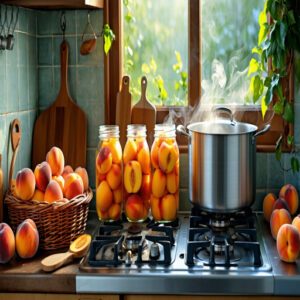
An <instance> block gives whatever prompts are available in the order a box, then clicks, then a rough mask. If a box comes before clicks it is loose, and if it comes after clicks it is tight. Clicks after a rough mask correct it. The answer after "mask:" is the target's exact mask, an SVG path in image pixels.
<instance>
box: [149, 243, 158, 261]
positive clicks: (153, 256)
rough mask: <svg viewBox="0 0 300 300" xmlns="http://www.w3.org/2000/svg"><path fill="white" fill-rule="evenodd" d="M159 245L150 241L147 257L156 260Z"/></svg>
mask: <svg viewBox="0 0 300 300" xmlns="http://www.w3.org/2000/svg"><path fill="white" fill-rule="evenodd" d="M159 255H160V253H159V246H158V244H157V243H152V244H151V246H150V253H149V257H150V259H153V260H157V259H158V258H159Z"/></svg>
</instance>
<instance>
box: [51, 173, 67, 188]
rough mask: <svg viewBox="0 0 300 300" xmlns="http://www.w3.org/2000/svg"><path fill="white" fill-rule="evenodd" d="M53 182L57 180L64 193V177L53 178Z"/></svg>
mask: <svg viewBox="0 0 300 300" xmlns="http://www.w3.org/2000/svg"><path fill="white" fill-rule="evenodd" d="M52 180H55V181H56V182H57V183H58V184H59V186H60V188H61V190H62V191H63V190H64V187H65V179H64V178H63V177H62V175H58V176H52Z"/></svg>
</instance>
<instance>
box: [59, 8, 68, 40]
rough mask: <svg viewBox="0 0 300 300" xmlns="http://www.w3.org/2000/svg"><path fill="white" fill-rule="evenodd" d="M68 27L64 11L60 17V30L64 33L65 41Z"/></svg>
mask: <svg viewBox="0 0 300 300" xmlns="http://www.w3.org/2000/svg"><path fill="white" fill-rule="evenodd" d="M66 27H67V21H66V14H65V11H62V13H61V16H60V28H61V31H62V33H63V41H65V40H66Z"/></svg>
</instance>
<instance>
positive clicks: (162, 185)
mask: <svg viewBox="0 0 300 300" xmlns="http://www.w3.org/2000/svg"><path fill="white" fill-rule="evenodd" d="M166 184H167V178H166V175H165V174H164V173H163V172H162V171H161V170H160V169H156V170H155V171H154V174H153V178H152V194H153V195H154V196H155V197H156V198H161V197H162V196H163V195H164V193H165V189H166Z"/></svg>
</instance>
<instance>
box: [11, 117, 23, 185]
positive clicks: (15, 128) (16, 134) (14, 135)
mask: <svg viewBox="0 0 300 300" xmlns="http://www.w3.org/2000/svg"><path fill="white" fill-rule="evenodd" d="M21 135H22V132H21V124H20V121H19V120H18V119H14V120H13V121H12V123H11V127H10V140H11V147H12V151H13V156H12V159H11V163H10V168H9V177H8V178H9V181H8V182H9V188H10V189H12V177H13V170H14V169H15V163H16V158H17V154H18V150H19V146H20V140H21Z"/></svg>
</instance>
